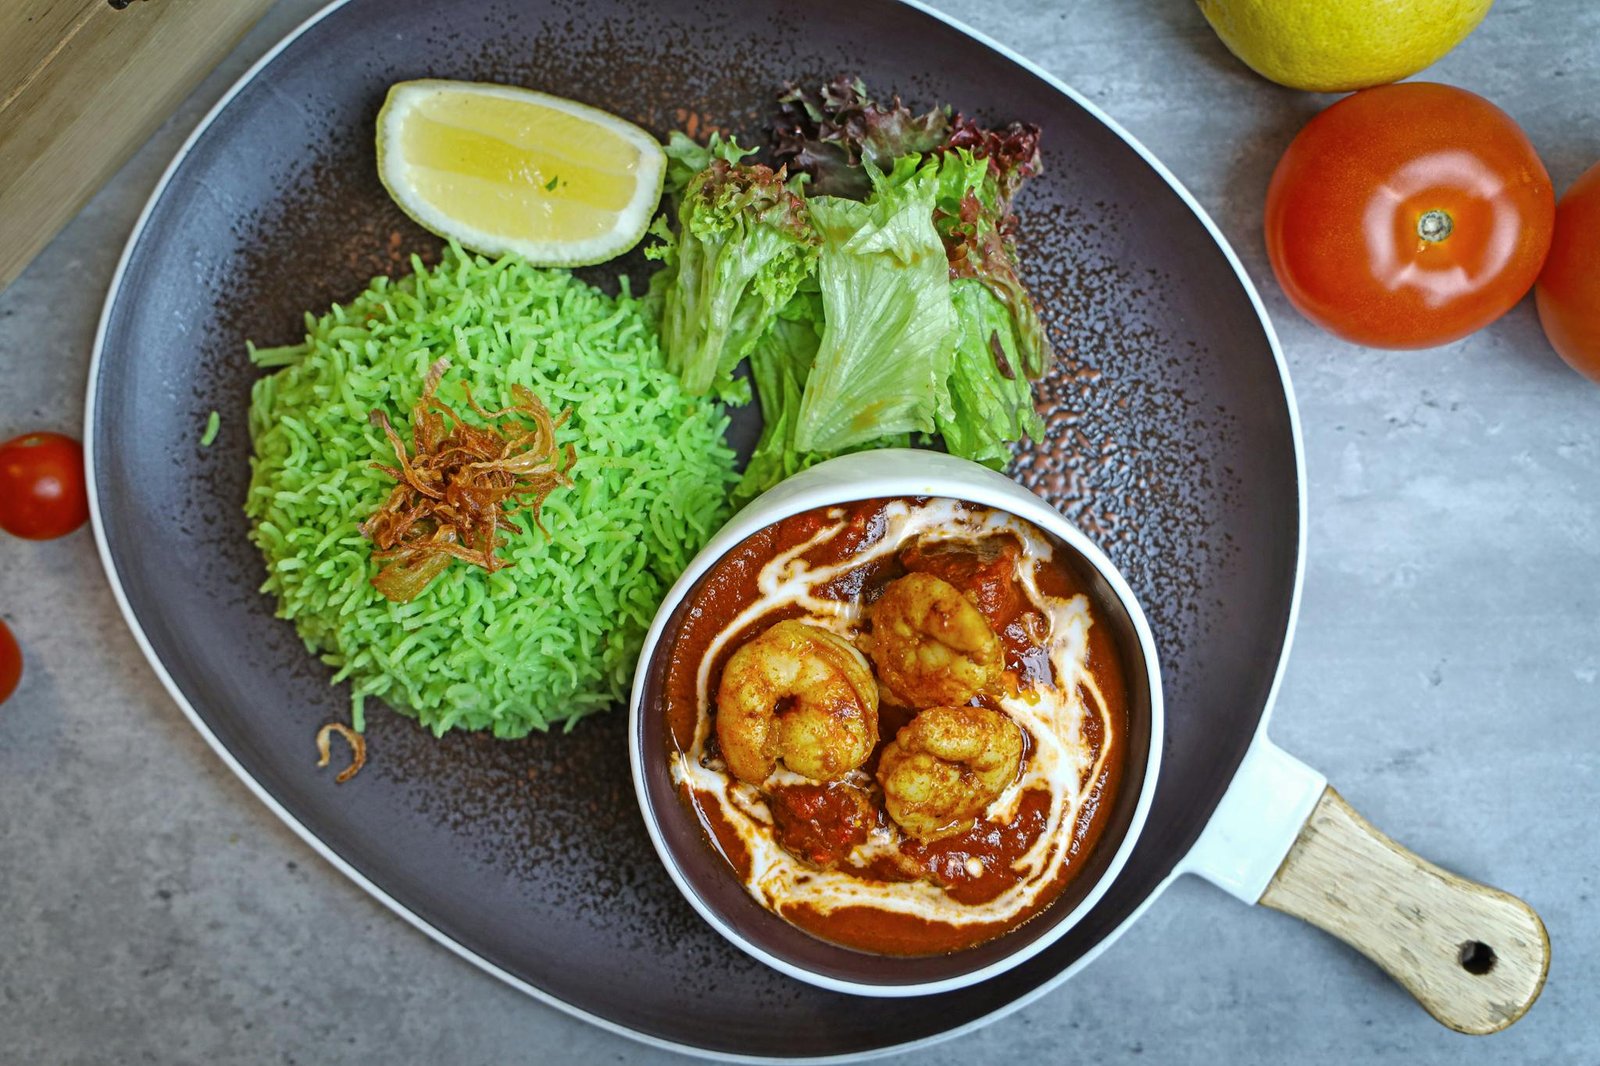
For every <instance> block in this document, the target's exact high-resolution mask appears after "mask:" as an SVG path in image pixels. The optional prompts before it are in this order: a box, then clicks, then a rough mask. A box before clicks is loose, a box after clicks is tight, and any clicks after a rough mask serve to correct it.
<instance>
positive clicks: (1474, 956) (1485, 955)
mask: <svg viewBox="0 0 1600 1066" xmlns="http://www.w3.org/2000/svg"><path fill="white" fill-rule="evenodd" d="M1457 958H1459V959H1460V960H1461V968H1462V969H1463V970H1465V971H1467V972H1468V973H1470V974H1472V975H1473V976H1475V977H1482V976H1483V975H1484V974H1486V973H1488V972H1489V971H1490V970H1492V969H1494V964H1495V954H1494V948H1492V947H1490V946H1489V945H1488V944H1485V943H1484V942H1483V941H1481V940H1468V941H1466V942H1465V943H1463V944H1462V945H1461V953H1460V954H1459V955H1458V956H1457Z"/></svg>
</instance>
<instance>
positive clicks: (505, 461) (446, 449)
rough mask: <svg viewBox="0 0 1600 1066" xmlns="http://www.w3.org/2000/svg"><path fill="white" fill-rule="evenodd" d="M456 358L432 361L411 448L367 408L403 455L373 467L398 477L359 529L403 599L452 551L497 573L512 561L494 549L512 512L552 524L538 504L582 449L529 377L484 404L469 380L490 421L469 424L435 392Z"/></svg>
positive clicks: (380, 578) (383, 577)
mask: <svg viewBox="0 0 1600 1066" xmlns="http://www.w3.org/2000/svg"><path fill="white" fill-rule="evenodd" d="M449 365H450V361H449V360H448V359H440V360H439V361H438V362H436V363H434V364H433V366H431V367H429V368H428V374H427V376H426V377H425V378H424V379H423V386H422V396H421V397H420V398H419V399H418V400H417V404H416V407H415V408H413V409H412V412H411V441H412V447H411V451H410V452H409V453H408V452H407V449H406V445H405V442H404V441H402V440H401V439H400V434H399V433H397V432H395V429H394V427H393V426H392V425H391V424H390V423H389V419H388V417H387V416H386V415H385V414H384V413H383V412H382V411H373V412H372V414H371V416H370V418H371V421H372V424H373V425H375V426H378V427H379V428H381V429H382V430H383V432H384V435H385V436H387V437H388V438H389V444H390V445H391V446H392V447H393V448H394V454H395V461H396V463H397V465H396V466H386V465H384V464H382V463H374V464H373V467H374V468H375V469H378V470H381V471H383V472H384V473H385V474H388V475H389V476H390V477H392V478H394V479H395V481H397V482H398V484H397V485H395V487H394V490H393V491H392V492H390V493H389V498H388V499H387V500H385V501H384V504H383V506H382V507H380V508H379V509H378V510H377V512H376V513H374V514H373V515H372V517H371V518H368V519H367V520H366V521H365V522H363V523H362V524H361V532H362V534H363V535H364V536H365V537H366V538H367V539H368V540H370V541H372V543H373V545H374V546H375V547H376V548H377V551H376V552H374V553H373V557H374V558H376V559H380V560H383V561H385V562H386V563H387V564H388V565H386V566H385V567H384V568H383V569H382V570H380V571H379V572H378V574H377V576H376V577H374V578H373V579H372V584H373V585H374V586H375V587H376V588H377V589H378V591H379V592H381V593H383V595H384V596H385V597H387V598H388V599H390V600H393V601H394V602H396V603H405V602H407V601H408V600H412V599H415V598H416V597H417V596H418V595H419V594H420V593H421V592H422V590H423V589H424V588H426V587H427V585H428V583H429V582H430V581H432V580H433V579H434V578H435V577H438V576H439V574H441V573H442V572H443V571H444V569H445V567H446V566H448V565H449V563H450V560H451V559H461V560H463V561H465V562H469V563H471V564H473V565H474V566H481V567H483V569H485V570H487V571H489V572H490V573H494V572H495V571H496V570H498V569H500V568H501V567H503V566H506V565H508V564H507V563H506V562H505V560H503V559H501V558H499V557H498V556H497V555H496V554H495V552H496V551H497V550H498V549H499V548H500V547H502V546H503V545H504V544H505V543H506V542H505V540H504V538H502V537H501V536H500V531H501V529H503V528H505V527H506V526H507V525H508V524H509V523H508V522H507V518H508V516H509V515H511V514H514V513H515V512H516V511H518V510H527V511H529V512H530V513H531V514H532V517H533V522H534V525H536V526H538V527H539V529H540V530H541V531H543V532H548V531H546V530H545V528H544V524H543V522H541V521H540V519H539V509H540V507H541V506H542V505H543V503H544V500H545V497H547V496H549V495H550V493H551V492H552V491H554V490H555V489H556V488H558V487H560V486H562V485H570V484H572V479H571V477H570V476H569V471H571V469H572V464H573V462H574V461H575V460H576V453H575V451H574V449H573V447H572V445H570V444H568V445H567V446H566V447H565V448H562V447H560V446H558V445H557V444H556V429H557V427H559V426H561V425H562V424H563V423H565V422H566V420H567V416H568V415H569V414H570V413H571V412H570V411H564V412H562V414H561V417H560V418H555V419H552V418H551V417H550V412H549V410H548V409H547V408H546V407H545V405H544V403H543V402H542V401H541V400H540V399H539V398H538V397H537V396H535V395H534V394H533V392H532V390H530V389H528V388H526V387H525V386H522V385H513V386H511V395H512V397H513V398H514V400H515V402H514V403H513V404H512V405H511V406H510V407H506V408H504V409H502V410H499V411H485V410H484V409H483V408H482V407H479V406H478V403H477V401H476V400H474V399H473V398H472V390H471V389H469V388H468V387H467V385H466V383H465V382H463V383H462V385H461V391H462V392H463V393H465V394H466V399H467V404H468V405H469V406H470V407H471V408H472V410H473V411H474V412H476V413H477V415H478V417H479V418H481V419H482V420H483V421H484V423H485V424H484V425H482V426H475V425H470V424H468V423H466V422H464V421H462V419H461V416H459V415H458V414H456V412H455V411H454V410H452V409H451V408H450V407H449V406H448V405H447V404H445V402H444V401H443V400H440V399H439V398H438V396H437V395H436V393H437V392H438V388H439V382H440V380H441V379H443V377H444V372H445V370H446V369H447V368H448V367H449ZM508 416H516V417H508ZM497 419H498V420H500V421H498V422H497V421H496V420H497ZM529 422H531V423H532V425H531V426H530V425H528V424H527V423H529Z"/></svg>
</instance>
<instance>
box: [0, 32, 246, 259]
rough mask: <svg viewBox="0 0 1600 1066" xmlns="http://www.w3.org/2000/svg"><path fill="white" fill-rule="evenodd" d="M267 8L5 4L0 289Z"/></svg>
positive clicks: (0, 47)
mask: <svg viewBox="0 0 1600 1066" xmlns="http://www.w3.org/2000/svg"><path fill="white" fill-rule="evenodd" d="M272 3H273V0H134V2H133V3H131V4H129V5H128V6H127V7H126V8H123V9H118V8H116V7H113V6H112V5H111V4H110V3H108V2H107V0H4V2H3V3H0V288H4V287H5V286H6V285H8V284H10V282H11V281H12V279H14V278H15V277H16V276H17V275H18V274H20V273H21V272H22V269H23V267H25V266H27V264H28V262H29V260H31V259H32V258H33V257H34V255H35V254H37V253H38V251H39V250H40V249H41V248H43V247H44V246H45V245H46V244H48V243H49V242H50V239H51V238H52V237H54V236H55V235H56V233H57V232H58V231H60V229H61V227H62V226H64V225H66V224H67V222H68V220H70V219H71V218H72V216H73V215H75V214H77V212H78V210H79V209H80V208H81V207H82V206H83V205H84V203H86V202H87V201H88V199H89V197H91V196H92V195H94V193H95V191H96V190H97V189H99V188H100V186H101V185H103V184H104V183H105V182H106V180H107V179H108V178H110V177H111V175H112V174H114V173H115V172H116V170H117V168H118V167H120V166H121V165H122V164H123V162H124V161H126V160H127V158H128V156H129V155H131V154H132V153H133V151H134V149H136V148H138V147H139V145H141V144H143V143H144V141H145V140H146V139H148V138H149V136H150V134H151V133H153V132H155V129H156V127H157V126H159V125H160V124H161V123H162V122H163V121H164V120H165V119H166V118H167V116H168V115H170V114H171V113H172V111H173V109H174V108H176V107H177V106H178V103H179V102H180V101H181V100H182V99H183V98H184V96H186V95H187V94H188V93H189V92H190V90H192V89H193V88H194V87H195V85H196V84H198V83H199V81H200V79H201V78H203V77H205V75H206V74H207V73H208V72H209V71H210V70H211V69H212V68H213V67H215V66H216V65H217V63H218V62H219V61H220V60H221V59H222V57H223V56H225V55H227V54H228V51H229V50H230V49H231V48H232V47H233V45H234V44H235V42H237V41H238V39H239V38H240V36H242V35H243V34H244V31H245V30H247V29H249V28H250V26H252V25H254V23H255V22H256V20H257V19H259V18H260V17H261V15H262V14H263V13H264V12H265V11H266V10H267V8H269V7H271V6H272Z"/></svg>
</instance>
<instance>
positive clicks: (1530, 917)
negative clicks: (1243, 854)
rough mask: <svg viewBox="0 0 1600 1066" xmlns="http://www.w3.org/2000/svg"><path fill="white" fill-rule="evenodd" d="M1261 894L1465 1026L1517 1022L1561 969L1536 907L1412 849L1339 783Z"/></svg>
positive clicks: (1480, 1030)
mask: <svg viewBox="0 0 1600 1066" xmlns="http://www.w3.org/2000/svg"><path fill="white" fill-rule="evenodd" d="M1261 902H1262V903H1263V904H1265V905H1266V906H1268V907H1272V908H1274V909H1276V910H1280V911H1283V912H1284V913H1286V914H1292V915H1294V916H1295V917H1297V918H1303V919H1305V920H1306V921H1308V922H1310V923H1311V924H1312V925H1315V926H1317V927H1318V928H1320V929H1323V930H1326V931H1327V932H1329V933H1332V934H1333V935H1334V936H1336V937H1338V938H1339V939H1340V940H1343V941H1344V942H1345V943H1347V944H1349V945H1350V946H1351V947H1353V948H1355V949H1356V950H1357V951H1359V952H1361V953H1362V954H1363V955H1365V956H1367V958H1369V959H1371V960H1372V961H1373V962H1376V963H1377V964H1378V965H1379V966H1381V967H1383V968H1384V970H1386V971H1387V972H1388V973H1389V975H1390V976H1391V977H1393V978H1394V979H1395V980H1396V981H1399V982H1400V983H1401V984H1402V985H1404V986H1405V987H1406V989H1407V990H1408V991H1409V992H1410V993H1411V994H1412V995H1414V996H1416V997H1417V1001H1418V1002H1419V1003H1421V1004H1422V1006H1423V1007H1424V1008H1426V1009H1427V1011H1428V1013H1430V1014H1432V1015H1433V1016H1434V1017H1435V1018H1437V1019H1438V1020H1439V1021H1441V1022H1443V1023H1444V1024H1445V1025H1448V1026H1449V1027H1450V1028H1452V1029H1454V1030H1456V1031H1457V1032H1462V1033H1469V1034H1473V1035H1482V1034H1486V1033H1494V1032H1498V1031H1499V1030H1501V1029H1504V1028H1505V1027H1506V1026H1508V1025H1510V1024H1511V1023H1512V1022H1515V1021H1516V1020H1517V1019H1518V1018H1520V1017H1522V1016H1523V1015H1524V1014H1526V1013H1527V1011H1528V1008H1529V1007H1531V1006H1533V1002H1534V1000H1536V999H1538V998H1539V992H1540V990H1541V989H1542V988H1543V987H1544V980H1545V975H1546V973H1548V971H1549V969H1550V938H1549V936H1548V935H1547V934H1546V933H1545V928H1544V923H1543V922H1542V921H1540V920H1539V916H1538V915H1537V914H1535V913H1534V912H1533V909H1532V908H1531V907H1529V906H1528V905H1527V904H1526V903H1524V902H1522V901H1521V900H1520V899H1517V898H1516V897H1515V896H1511V895H1507V894H1506V893H1504V892H1501V891H1500V890H1499V889H1495V888H1490V887H1488V886H1487V885H1480V884H1478V883H1477V882H1476V881H1469V880H1467V879H1466V878H1464V877H1458V876H1456V875H1455V874H1452V873H1450V872H1449V871H1448V870H1442V869H1440V868H1439V867H1437V866H1435V865H1433V864H1432V863H1430V862H1427V861H1425V860H1423V859H1421V858H1419V857H1418V856H1416V855H1414V854H1412V853H1411V852H1409V851H1407V850H1406V849H1405V848H1403V847H1401V846H1400V845H1399V844H1396V843H1395V842H1394V841H1393V840H1390V839H1389V838H1388V837H1387V836H1385V835H1383V834H1382V833H1381V832H1379V831H1378V830H1377V829H1376V828H1374V827H1373V826H1372V824H1371V823H1370V822H1368V821H1367V820H1366V819H1365V818H1362V817H1361V815H1359V814H1357V813H1356V812H1355V811H1354V810H1352V809H1351V808H1350V805H1349V804H1347V803H1346V802H1345V801H1344V798H1343V797H1341V796H1340V795H1339V793H1337V792H1335V791H1334V790H1333V789H1332V788H1329V789H1327V790H1326V791H1324V792H1323V794H1322V799H1321V800H1320V801H1318V803H1317V806H1316V809H1315V810H1314V811H1312V813H1311V817H1310V818H1309V819H1308V820H1307V821H1306V825H1305V828H1304V829H1302V830H1301V831H1300V837H1299V839H1298V840H1296V841H1295V844H1294V847H1292V848H1291V849H1290V851H1289V854H1288V856H1287V857H1286V858H1285V859H1284V860H1283V865H1282V866H1280V867H1279V868H1278V873H1277V875H1276V876H1275V877H1274V878H1273V880H1272V883H1271V884H1270V885H1268V886H1267V891H1266V892H1265V894H1263V895H1262V897H1261Z"/></svg>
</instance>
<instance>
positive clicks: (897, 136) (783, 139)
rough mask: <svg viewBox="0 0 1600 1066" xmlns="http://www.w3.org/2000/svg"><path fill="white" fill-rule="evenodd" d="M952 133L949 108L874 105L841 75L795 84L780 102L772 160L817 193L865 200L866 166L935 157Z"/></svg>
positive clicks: (862, 88) (861, 87)
mask: <svg viewBox="0 0 1600 1066" xmlns="http://www.w3.org/2000/svg"><path fill="white" fill-rule="evenodd" d="M949 133H950V109H949V108H948V107H936V108H934V109H933V110H932V111H929V112H927V113H926V114H922V115H918V114H914V113H913V112H912V111H911V109H910V108H908V107H906V106H904V105H903V104H901V103H900V98H899V97H898V96H895V97H891V98H890V99H889V103H888V104H887V105H884V104H880V103H878V102H877V101H875V100H874V99H873V98H872V96H871V94H870V93H868V92H867V87H866V84H865V83H863V82H862V80H861V79H860V78H846V77H840V78H835V79H834V80H833V81H831V82H826V83H824V84H822V85H819V86H816V87H815V88H807V87H801V86H798V85H793V84H791V85H790V86H789V87H788V88H787V90H786V91H785V92H784V94H783V95H782V96H780V97H778V115H777V119H776V121H774V123H773V130H772V134H773V156H774V157H775V158H776V159H777V160H778V161H779V162H781V163H785V164H787V165H788V167H789V169H790V170H792V171H795V172H797V173H805V174H809V175H811V181H812V185H811V188H812V191H813V192H814V193H815V194H817V195H823V196H844V197H847V198H849V199H852V200H864V199H866V198H867V197H868V196H869V195H871V193H872V178H871V176H870V175H869V174H868V173H867V169H866V168H867V167H868V166H869V165H870V166H873V167H876V168H877V169H878V170H880V171H887V170H890V169H891V168H892V167H893V166H894V164H895V161H896V160H897V159H899V158H901V157H902V156H907V155H913V154H920V153H923V152H929V151H932V150H933V149H935V148H937V147H938V146H939V145H941V144H943V143H944V142H945V140H946V139H947V137H948V136H949Z"/></svg>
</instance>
